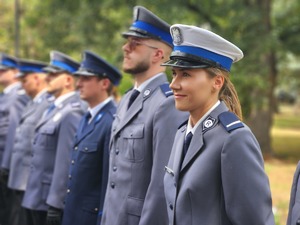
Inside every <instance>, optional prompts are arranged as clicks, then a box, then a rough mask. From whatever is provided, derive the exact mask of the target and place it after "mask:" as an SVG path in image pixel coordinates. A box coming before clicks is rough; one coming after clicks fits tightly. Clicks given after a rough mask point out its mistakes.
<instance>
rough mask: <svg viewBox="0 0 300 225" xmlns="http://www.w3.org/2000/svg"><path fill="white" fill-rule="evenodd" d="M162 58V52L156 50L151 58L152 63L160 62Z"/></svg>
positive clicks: (161, 50)
mask: <svg viewBox="0 0 300 225" xmlns="http://www.w3.org/2000/svg"><path fill="white" fill-rule="evenodd" d="M163 58H164V51H163V49H160V48H159V49H156V51H155V53H154V57H153V62H158V61H161V60H162V59H163Z"/></svg>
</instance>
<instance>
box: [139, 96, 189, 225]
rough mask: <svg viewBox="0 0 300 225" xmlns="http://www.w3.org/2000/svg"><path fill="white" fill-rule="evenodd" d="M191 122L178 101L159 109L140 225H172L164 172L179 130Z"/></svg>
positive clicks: (170, 99)
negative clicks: (179, 107) (178, 105)
mask: <svg viewBox="0 0 300 225" xmlns="http://www.w3.org/2000/svg"><path fill="white" fill-rule="evenodd" d="M186 119H187V113H183V112H180V111H178V110H177V109H176V108H175V103H174V98H173V97H168V98H167V100H166V101H164V102H163V104H162V105H161V106H160V107H159V108H158V110H157V111H156V113H155V116H154V120H153V166H152V171H151V181H150V184H149V187H148V190H147V194H146V197H145V202H144V206H143V210H142V215H141V220H140V223H139V224H140V225H146V224H147V225H150V224H156V225H165V224H168V214H167V208H166V200H165V196H164V188H163V178H164V174H165V171H164V168H165V166H166V165H167V164H168V161H169V157H170V153H171V149H172V145H173V141H174V137H175V134H176V132H177V129H178V127H179V125H180V124H181V123H183V122H184V121H185V120H186Z"/></svg>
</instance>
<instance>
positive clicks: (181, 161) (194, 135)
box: [163, 24, 275, 225]
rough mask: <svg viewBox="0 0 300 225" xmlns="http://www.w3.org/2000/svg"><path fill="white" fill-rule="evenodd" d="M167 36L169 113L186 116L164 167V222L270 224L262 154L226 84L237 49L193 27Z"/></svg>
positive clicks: (180, 27) (237, 56) (180, 224)
mask: <svg viewBox="0 0 300 225" xmlns="http://www.w3.org/2000/svg"><path fill="white" fill-rule="evenodd" d="M171 34H172V38H173V42H174V46H175V47H174V49H173V52H172V54H171V57H170V60H169V61H167V62H166V63H164V64H163V65H164V66H170V67H171V69H172V71H173V80H172V82H171V84H170V87H171V89H172V90H173V92H174V97H175V104H176V108H177V109H179V110H181V111H188V112H189V113H190V117H189V119H188V121H186V123H184V124H183V125H181V127H180V128H179V129H178V131H177V134H176V137H175V139H174V144H173V149H172V153H171V156H170V160H169V163H168V165H167V166H166V167H165V170H166V173H165V178H164V186H165V187H164V188H165V195H166V201H167V205H168V215H169V224H170V225H175V224H176V225H199V224H200V225H202V224H203V225H231V224H235V225H254V224H255V225H273V224H275V223H274V216H273V213H272V199H271V193H270V188H269V181H268V178H267V176H266V174H265V171H264V162H263V157H262V154H261V150H260V147H259V144H258V142H257V140H256V138H255V137H254V135H253V134H252V132H251V131H250V129H249V128H248V127H247V126H246V125H245V124H244V123H243V122H241V119H242V113H241V106H240V103H239V100H238V96H237V93H236V91H235V88H234V86H233V84H232V83H231V81H230V79H229V71H230V68H231V65H232V63H233V62H236V61H238V60H240V59H241V58H242V57H243V52H242V51H241V50H240V49H239V48H238V47H236V46H235V45H233V44H232V43H230V42H229V41H227V40H225V39H224V38H222V37H220V36H218V35H216V34H214V33H212V32H210V31H208V30H205V29H201V28H198V27H195V26H187V25H180V24H176V25H173V26H171ZM249 79H251V77H249Z"/></svg>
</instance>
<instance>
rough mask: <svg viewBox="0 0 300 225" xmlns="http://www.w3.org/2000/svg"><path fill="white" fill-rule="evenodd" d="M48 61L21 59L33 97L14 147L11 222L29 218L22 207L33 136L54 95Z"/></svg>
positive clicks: (24, 80) (24, 82) (22, 77)
mask: <svg viewBox="0 0 300 225" xmlns="http://www.w3.org/2000/svg"><path fill="white" fill-rule="evenodd" d="M46 65H47V64H46V63H44V62H39V61H33V60H25V59H19V60H18V68H19V71H20V73H19V74H18V75H17V77H18V78H19V79H20V81H21V84H22V87H23V88H24V90H25V92H26V93H27V95H28V96H29V97H30V98H31V100H30V101H29V102H28V103H27V105H26V107H25V109H24V111H23V113H22V115H21V119H20V123H19V125H18V127H17V130H16V135H15V141H14V145H13V147H12V155H11V162H10V170H9V171H10V172H9V179H8V187H9V188H10V189H11V190H12V208H11V210H10V211H11V212H10V222H9V224H10V225H20V224H22V223H23V221H26V214H25V210H24V208H23V207H21V203H22V199H23V195H24V191H25V189H26V185H27V179H28V176H29V172H30V161H31V154H32V138H33V135H34V129H35V126H36V124H37V123H38V121H39V118H41V116H42V115H43V112H44V111H45V109H46V108H47V107H48V106H49V103H50V101H51V97H50V96H49V94H48V93H47V92H46V85H47V83H46V73H44V72H43V70H42V69H43V68H44V67H45V66H46Z"/></svg>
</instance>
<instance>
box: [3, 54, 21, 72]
mask: <svg viewBox="0 0 300 225" xmlns="http://www.w3.org/2000/svg"><path fill="white" fill-rule="evenodd" d="M11 68H18V60H17V58H15V57H13V56H9V55H6V54H4V53H0V70H7V69H11Z"/></svg>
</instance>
